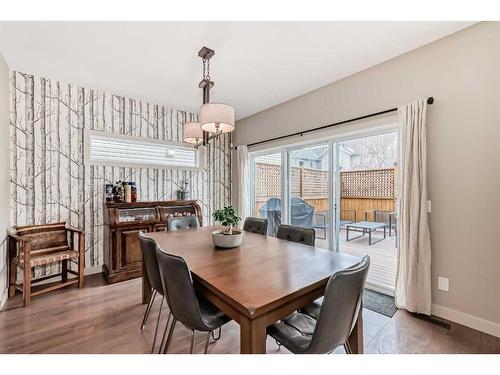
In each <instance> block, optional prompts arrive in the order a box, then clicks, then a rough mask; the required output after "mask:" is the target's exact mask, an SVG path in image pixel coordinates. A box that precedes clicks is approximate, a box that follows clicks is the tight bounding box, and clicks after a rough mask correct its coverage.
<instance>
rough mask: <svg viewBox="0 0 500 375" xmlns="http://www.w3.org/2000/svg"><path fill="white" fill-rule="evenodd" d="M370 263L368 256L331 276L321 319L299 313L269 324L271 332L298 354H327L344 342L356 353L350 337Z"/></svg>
mask: <svg viewBox="0 0 500 375" xmlns="http://www.w3.org/2000/svg"><path fill="white" fill-rule="evenodd" d="M369 266H370V258H369V257H368V256H365V257H364V258H363V259H362V260H361V262H360V263H358V264H357V265H355V266H353V267H351V268H349V269H347V270H344V271H340V272H337V273H336V274H334V275H333V276H332V277H330V280H328V284H327V286H326V290H325V296H324V298H323V303H322V304H321V306H320V309H319V313H318V317H317V319H314V318H313V317H311V316H310V315H307V314H305V313H303V312H296V313H293V314H291V315H289V316H287V317H286V318H284V319H283V320H281V321H279V322H277V323H275V324H273V325H272V326H269V327H268V328H267V333H268V335H270V336H271V337H273V338H274V339H275V340H276V342H278V344H279V345H283V346H284V347H286V348H287V349H288V350H290V351H291V352H292V353H296V354H326V353H330V352H332V351H334V350H335V348H337V347H338V346H340V345H343V346H344V349H345V351H346V353H349V354H350V353H352V351H351V348H350V346H349V343H348V341H347V340H348V338H349V336H350V334H351V332H352V330H353V328H354V325H355V324H356V321H357V319H358V314H359V310H360V308H361V300H362V297H363V289H364V286H365V281H366V275H367V273H368V268H369Z"/></svg>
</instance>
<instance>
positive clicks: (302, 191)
mask: <svg viewBox="0 0 500 375" xmlns="http://www.w3.org/2000/svg"><path fill="white" fill-rule="evenodd" d="M287 157H288V173H287V174H288V176H287V177H288V181H287V182H288V184H287V185H288V194H287V202H288V205H287V207H288V210H287V212H288V215H287V222H288V223H290V224H291V225H295V226H299V227H304V228H314V230H315V232H316V239H315V245H316V246H317V247H320V248H323V249H329V248H330V238H331V234H330V229H331V220H332V215H331V209H330V198H329V197H330V158H329V145H328V143H322V144H317V145H310V146H305V147H300V148H295V149H291V150H289V151H288V153H287Z"/></svg>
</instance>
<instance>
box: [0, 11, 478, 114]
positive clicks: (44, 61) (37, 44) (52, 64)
mask: <svg viewBox="0 0 500 375" xmlns="http://www.w3.org/2000/svg"><path fill="white" fill-rule="evenodd" d="M471 24H473V22H455V21H454V22H0V51H1V52H2V54H3V55H4V57H5V59H6V61H7V63H8V64H9V66H10V68H11V69H15V70H20V71H23V72H27V73H34V74H40V75H44V76H45V77H47V78H52V79H58V80H62V81H68V82H72V83H75V84H81V85H84V86H86V87H92V88H96V89H101V90H106V91H110V92H113V93H116V94H119V95H124V96H127V97H133V98H137V99H143V100H147V101H149V102H152V103H158V104H165V105H168V106H172V107H174V108H179V109H183V110H188V111H192V112H197V111H198V108H199V105H200V103H201V90H200V89H198V88H197V87H198V82H199V81H200V79H201V61H200V59H199V58H198V57H197V52H198V50H199V49H200V47H202V46H203V45H206V46H207V47H210V48H212V49H215V56H214V57H213V58H212V60H211V61H212V65H211V73H212V74H211V76H212V79H213V80H214V81H215V87H214V89H213V90H212V101H213V102H224V103H229V104H232V105H233V106H234V107H235V108H236V116H237V118H238V119H241V118H244V117H246V116H249V115H251V114H253V113H256V112H259V111H262V110H264V109H266V108H269V107H272V106H274V105H276V104H279V103H282V102H284V101H287V100H289V99H291V98H294V97H297V96H299V95H302V94H304V93H306V92H308V91H311V90H314V89H317V88H319V87H321V86H324V85H326V84H328V83H330V82H333V81H336V80H338V79H341V78H343V77H346V76H348V75H351V74H354V73H356V72H359V71H361V70H363V69H366V68H368V67H370V66H373V65H376V64H378V63H381V62H383V61H386V60H388V59H390V58H393V57H395V56H398V55H401V54H403V53H405V52H408V51H410V50H412V49H415V48H417V47H420V46H422V45H424V44H427V43H429V42H431V41H433V40H436V39H439V38H441V37H443V36H446V35H448V34H451V33H454V32H456V31H458V30H461V29H463V28H465V27H467V26H469V25H471Z"/></svg>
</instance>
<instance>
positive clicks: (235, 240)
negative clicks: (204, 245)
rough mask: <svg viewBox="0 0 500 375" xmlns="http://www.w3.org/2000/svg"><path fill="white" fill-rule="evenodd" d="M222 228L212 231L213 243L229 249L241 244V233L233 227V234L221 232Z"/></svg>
mask: <svg viewBox="0 0 500 375" xmlns="http://www.w3.org/2000/svg"><path fill="white" fill-rule="evenodd" d="M222 232H223V231H222V230H216V231H215V232H212V241H213V242H214V245H215V246H217V247H220V248H223V249H230V248H232V247H237V246H240V245H241V242H242V241H243V233H242V232H241V231H239V230H236V229H233V234H223V233H222Z"/></svg>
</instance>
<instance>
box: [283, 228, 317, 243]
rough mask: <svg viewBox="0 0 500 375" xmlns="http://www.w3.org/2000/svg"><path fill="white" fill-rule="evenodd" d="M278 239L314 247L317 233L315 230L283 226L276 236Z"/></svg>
mask: <svg viewBox="0 0 500 375" xmlns="http://www.w3.org/2000/svg"><path fill="white" fill-rule="evenodd" d="M276 237H278V238H279V239H281V240H286V241H292V242H298V243H303V244H305V245H309V246H314V238H315V237H316V232H315V231H314V229H313V228H303V227H297V226H294V225H286V224H281V225H280V226H279V227H278V233H277V234H276Z"/></svg>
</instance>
